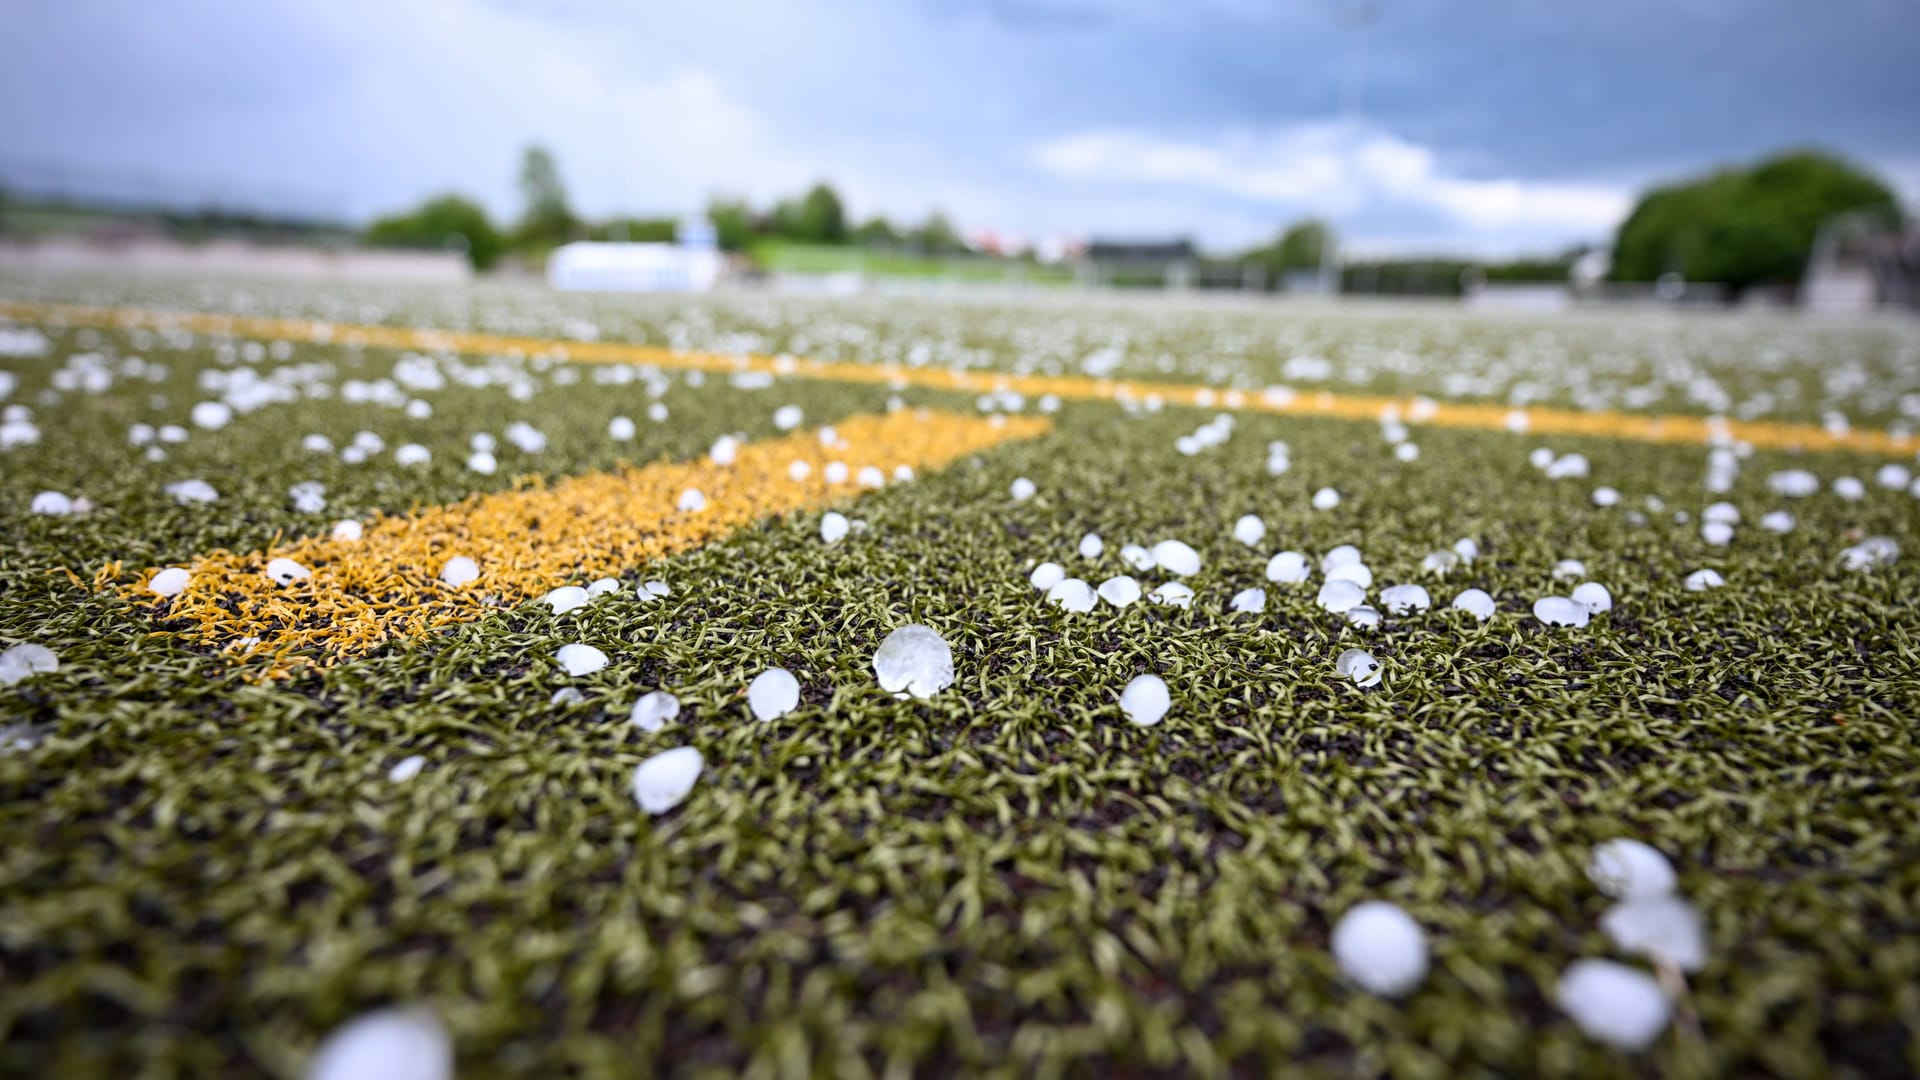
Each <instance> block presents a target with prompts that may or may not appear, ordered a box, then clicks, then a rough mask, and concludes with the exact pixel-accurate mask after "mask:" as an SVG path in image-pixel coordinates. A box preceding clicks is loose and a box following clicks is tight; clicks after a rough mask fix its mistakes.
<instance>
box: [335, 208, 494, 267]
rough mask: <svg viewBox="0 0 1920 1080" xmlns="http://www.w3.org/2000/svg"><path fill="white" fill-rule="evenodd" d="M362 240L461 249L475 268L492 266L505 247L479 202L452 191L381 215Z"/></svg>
mask: <svg viewBox="0 0 1920 1080" xmlns="http://www.w3.org/2000/svg"><path fill="white" fill-rule="evenodd" d="M366 240H367V243H369V244H374V245H377V246H380V247H408V248H443V249H444V248H452V249H454V250H460V251H465V252H466V255H467V259H468V261H469V262H471V263H472V264H473V268H474V269H475V270H485V269H487V268H488V267H490V266H492V265H493V264H494V262H495V261H496V260H498V259H499V258H500V253H501V251H503V250H504V249H505V247H506V242H505V240H504V238H502V237H501V235H500V233H499V231H498V230H496V229H495V228H494V227H493V222H492V221H490V220H488V218H487V212H486V210H485V209H483V208H482V207H481V206H480V204H479V203H476V202H474V201H473V200H471V199H468V198H465V197H464V196H460V195H452V194H449V195H442V196H440V197H438V198H434V199H429V200H427V201H426V202H424V203H422V204H420V206H418V207H416V208H415V209H413V210H410V211H407V212H406V213H404V214H395V215H393V216H391V217H384V218H381V219H380V220H378V221H376V222H374V223H373V224H372V225H371V226H369V227H368V229H367V232H366Z"/></svg>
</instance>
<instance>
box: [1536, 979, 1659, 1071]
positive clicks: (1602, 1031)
mask: <svg viewBox="0 0 1920 1080" xmlns="http://www.w3.org/2000/svg"><path fill="white" fill-rule="evenodd" d="M1554 997H1555V999H1556V1000H1558V1001H1559V1003H1560V1007H1561V1008H1562V1009H1564V1010H1566V1013H1567V1015H1568V1016H1571V1017H1572V1018H1573V1022H1574V1023H1576V1024H1578V1025H1580V1030H1581V1031H1584V1032H1586V1033H1587V1035H1589V1036H1591V1037H1592V1038H1595V1039H1598V1040H1599V1041H1601V1042H1603V1043H1606V1044H1607V1045H1608V1046H1611V1047H1614V1048H1616V1049H1619V1050H1639V1049H1642V1048H1643V1047H1645V1046H1646V1045H1647V1044H1648V1043H1651V1042H1653V1040H1655V1039H1657V1038H1659V1037H1660V1033H1661V1032H1662V1031H1665V1030H1666V1028H1667V1021H1668V1018H1669V1015H1670V1011H1671V1009H1672V1006H1671V1004H1670V1003H1669V1002H1668V1001H1667V995H1666V994H1665V993H1664V992H1662V991H1661V989H1660V983H1659V982H1658V981H1657V980H1656V979H1654V977H1653V976H1651V975H1649V974H1647V973H1646V972H1644V971H1641V970H1640V969H1639V968H1631V967H1628V966H1627V965H1625V964H1616V963H1614V962H1613V961H1611V960H1576V961H1574V962H1573V963H1572V964H1571V965H1569V966H1568V967H1567V970H1566V971H1565V972H1564V973H1562V974H1561V976H1560V985H1559V986H1558V987H1557V988H1556V990H1555V992H1554Z"/></svg>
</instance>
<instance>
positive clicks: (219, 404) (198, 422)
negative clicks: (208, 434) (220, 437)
mask: <svg viewBox="0 0 1920 1080" xmlns="http://www.w3.org/2000/svg"><path fill="white" fill-rule="evenodd" d="M187 419H189V420H191V421H193V426H194V427H202V428H206V429H207V430H208V431H218V430H220V429H221V428H223V427H226V426H227V425H228V424H231V423H232V422H233V406H231V405H229V404H227V403H226V402H224V401H203V402H201V403H200V404H198V405H195V406H194V407H193V409H192V410H191V411H189V412H188V413H187Z"/></svg>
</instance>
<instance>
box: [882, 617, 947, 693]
mask: <svg viewBox="0 0 1920 1080" xmlns="http://www.w3.org/2000/svg"><path fill="white" fill-rule="evenodd" d="M873 671H874V674H875V675H878V676H879V678H880V689H882V690H885V691H886V692H887V693H889V694H893V695H895V696H897V697H907V696H909V695H911V696H913V697H916V698H919V699H921V700H923V701H924V700H926V699H927V698H930V697H932V696H933V695H935V694H937V693H939V692H940V691H942V690H945V689H946V688H947V687H949V686H952V685H953V648H952V646H949V645H948V644H947V639H945V638H943V637H941V636H940V634H939V632H938V631H936V630H935V629H933V628H932V627H930V626H925V625H922V624H920V623H908V624H907V625H905V626H902V627H900V628H899V629H897V630H895V631H894V632H893V633H891V634H888V635H887V639H886V640H885V641H882V642H881V643H880V647H879V648H878V649H876V650H874V653H873Z"/></svg>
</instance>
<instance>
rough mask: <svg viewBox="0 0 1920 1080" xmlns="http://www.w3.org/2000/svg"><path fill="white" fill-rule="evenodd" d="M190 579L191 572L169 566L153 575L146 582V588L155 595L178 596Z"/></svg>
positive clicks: (191, 576)
mask: <svg viewBox="0 0 1920 1080" xmlns="http://www.w3.org/2000/svg"><path fill="white" fill-rule="evenodd" d="M192 580H193V575H192V574H189V573H187V572H186V571H185V570H182V569H181V568H180V567H178V566H169V567H168V568H166V569H165V570H162V571H160V572H159V573H157V574H155V575H153V580H152V581H149V582H147V590H148V591H149V592H151V593H153V595H155V596H178V595H180V593H181V592H183V591H185V590H186V587H187V583H188V582H190V581H192Z"/></svg>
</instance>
